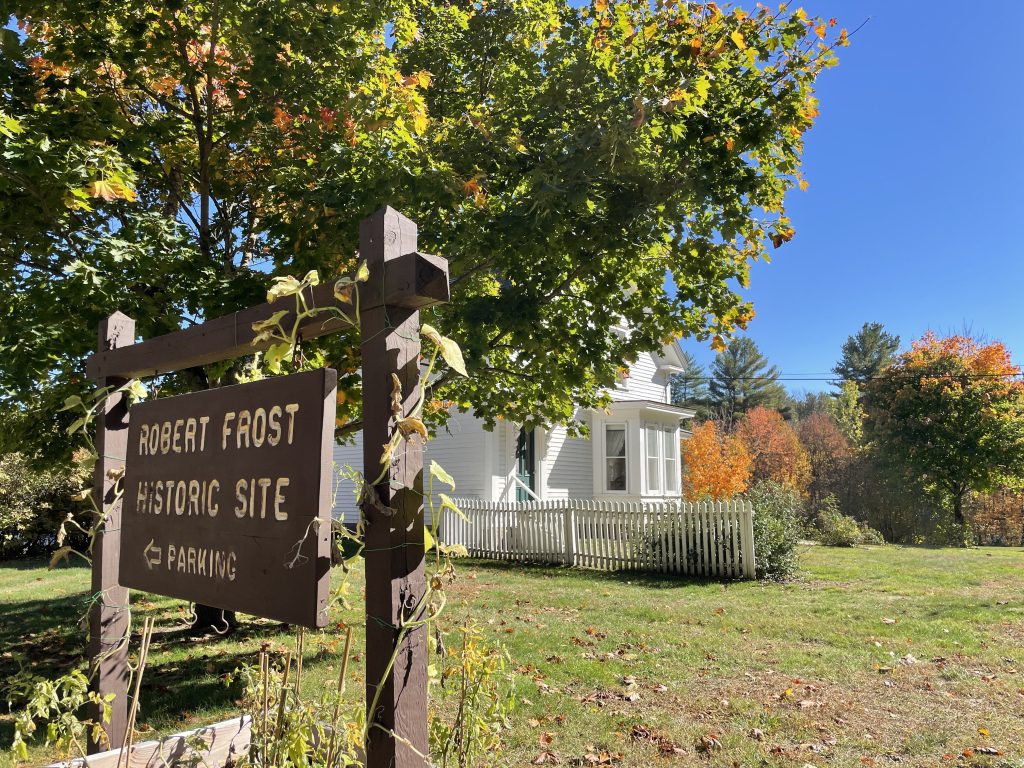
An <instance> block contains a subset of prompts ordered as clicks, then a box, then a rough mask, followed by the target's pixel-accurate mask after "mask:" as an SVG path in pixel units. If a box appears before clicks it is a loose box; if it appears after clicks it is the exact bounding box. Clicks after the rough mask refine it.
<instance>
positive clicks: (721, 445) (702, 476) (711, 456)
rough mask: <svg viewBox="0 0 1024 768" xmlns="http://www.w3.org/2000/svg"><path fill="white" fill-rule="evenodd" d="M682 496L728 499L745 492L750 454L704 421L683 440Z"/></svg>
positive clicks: (736, 442)
mask: <svg viewBox="0 0 1024 768" xmlns="http://www.w3.org/2000/svg"><path fill="white" fill-rule="evenodd" d="M682 459H683V495H684V496H685V497H686V498H687V499H688V500H690V501H698V500H701V499H713V500H715V501H719V500H722V499H731V498H732V497H733V496H738V495H739V494H741V493H743V492H744V491H745V490H747V486H748V482H749V480H750V463H751V457H750V453H749V452H748V451H747V449H746V446H744V444H743V442H742V441H741V440H740V439H739V438H737V437H735V436H734V435H729V434H727V433H724V432H722V431H721V430H719V428H718V425H717V424H716V423H715V422H714V421H705V422H704V423H703V424H700V425H698V426H696V427H694V429H693V434H692V435H691V436H690V437H689V438H687V439H686V440H684V441H683V444H682Z"/></svg>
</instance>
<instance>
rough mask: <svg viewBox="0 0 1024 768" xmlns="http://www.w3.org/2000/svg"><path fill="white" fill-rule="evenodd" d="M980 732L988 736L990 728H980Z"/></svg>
mask: <svg viewBox="0 0 1024 768" xmlns="http://www.w3.org/2000/svg"><path fill="white" fill-rule="evenodd" d="M978 733H980V734H981V735H982V736H988V735H989V732H988V728H979V729H978Z"/></svg>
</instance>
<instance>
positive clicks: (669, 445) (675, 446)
mask: <svg viewBox="0 0 1024 768" xmlns="http://www.w3.org/2000/svg"><path fill="white" fill-rule="evenodd" d="M662 436H663V437H664V439H665V493H679V479H680V478H679V475H680V472H679V440H678V438H677V437H676V430H675V429H673V428H672V427H668V428H667V429H665V430H663V431H662Z"/></svg>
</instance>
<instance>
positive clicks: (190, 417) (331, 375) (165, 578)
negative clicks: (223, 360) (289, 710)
mask: <svg viewBox="0 0 1024 768" xmlns="http://www.w3.org/2000/svg"><path fill="white" fill-rule="evenodd" d="M336 385H337V373H336V372H335V371H333V370H331V369H321V370H318V371H311V372H308V373H300V374H295V375H292V376H282V377H277V378H272V379H265V380H263V381H257V382H253V383H250V384H239V385H235V386H231V387H222V388H220V389H210V390H206V391H203V392H196V393H194V394H189V395H181V396H179V397H168V398H162V399H158V400H153V401H151V402H144V403H139V404H138V405H135V406H134V407H133V408H132V409H131V418H130V419H129V425H128V451H127V458H126V461H125V478H124V496H123V500H122V511H121V551H120V559H121V564H120V580H119V581H120V584H121V586H123V587H131V588H132V589H140V590H144V591H146V592H153V593H156V594H161V595H168V596H170V597H177V598H181V599H184V600H190V601H193V602H197V603H203V604H206V605H212V606H214V607H216V608H223V609H225V610H233V611H241V612H243V613H249V614H253V615H255V616H263V617H266V618H268V619H276V620H279V621H283V622H287V623H289V624H301V625H304V626H308V627H322V626H324V625H325V624H326V623H327V598H328V591H329V582H330V564H331V560H330V528H331V526H330V515H331V507H332V482H333V478H332V473H333V455H332V449H333V445H334V419H335V400H336Z"/></svg>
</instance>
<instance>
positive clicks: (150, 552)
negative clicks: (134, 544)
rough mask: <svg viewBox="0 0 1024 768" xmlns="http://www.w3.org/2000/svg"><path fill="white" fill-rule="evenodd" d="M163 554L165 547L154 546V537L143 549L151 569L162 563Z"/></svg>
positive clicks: (143, 554)
mask: <svg viewBox="0 0 1024 768" xmlns="http://www.w3.org/2000/svg"><path fill="white" fill-rule="evenodd" d="M163 555H164V550H163V548H162V547H157V546H154V545H153V539H150V540H149V544H147V545H146V548H145V549H143V550H142V556H143V557H144V558H146V565H147V566H149V568H150V569H152V568H153V566H156V565H160V561H161V560H162V558H163Z"/></svg>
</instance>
